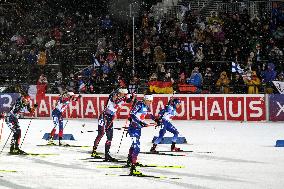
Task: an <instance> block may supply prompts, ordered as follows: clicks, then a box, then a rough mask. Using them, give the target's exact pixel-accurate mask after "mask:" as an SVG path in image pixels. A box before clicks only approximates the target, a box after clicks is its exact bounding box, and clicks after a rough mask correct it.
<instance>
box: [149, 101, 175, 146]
mask: <svg viewBox="0 0 284 189" xmlns="http://www.w3.org/2000/svg"><path fill="white" fill-rule="evenodd" d="M176 114H177V112H176V107H175V105H167V106H166V107H165V108H164V109H162V110H161V111H160V112H159V119H160V120H161V122H162V123H161V126H162V128H161V129H160V132H159V137H158V138H157V139H156V140H155V141H154V144H159V143H160V142H161V141H162V139H163V137H164V135H165V133H166V132H167V131H169V132H171V133H173V134H174V136H173V138H172V142H174V143H175V142H176V141H177V138H178V134H179V132H178V131H177V129H176V128H175V127H174V126H173V124H172V123H171V118H172V117H173V116H175V115H176Z"/></svg>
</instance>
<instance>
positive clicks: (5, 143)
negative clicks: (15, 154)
mask: <svg viewBox="0 0 284 189" xmlns="http://www.w3.org/2000/svg"><path fill="white" fill-rule="evenodd" d="M12 132H13V131H11V132H10V135H9V136H8V138H7V140H6V142H5V144H4V146H3V148H2V150H1V152H0V154H1V153H2V152H3V150H4V148H5V146H6V144H7V142H8V140H9V138H10V136H11V134H12Z"/></svg>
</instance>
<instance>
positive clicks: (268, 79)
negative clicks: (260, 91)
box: [261, 63, 277, 94]
mask: <svg viewBox="0 0 284 189" xmlns="http://www.w3.org/2000/svg"><path fill="white" fill-rule="evenodd" d="M274 69H275V66H274V64H273V63H268V65H267V69H266V70H265V71H263V72H262V73H261V77H262V83H263V84H265V91H264V92H265V93H266V94H271V93H273V88H272V86H273V83H272V81H274V80H275V79H276V75H277V74H276V71H275V70H274Z"/></svg>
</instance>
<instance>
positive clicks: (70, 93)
mask: <svg viewBox="0 0 284 189" xmlns="http://www.w3.org/2000/svg"><path fill="white" fill-rule="evenodd" d="M67 94H68V95H69V96H74V95H75V94H74V93H73V92H68V93H67Z"/></svg>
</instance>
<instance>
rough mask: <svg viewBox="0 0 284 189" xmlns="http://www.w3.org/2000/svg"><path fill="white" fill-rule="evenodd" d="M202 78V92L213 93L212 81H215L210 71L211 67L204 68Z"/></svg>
mask: <svg viewBox="0 0 284 189" xmlns="http://www.w3.org/2000/svg"><path fill="white" fill-rule="evenodd" d="M203 75H204V79H203V93H209V94H211V93H213V92H214V86H213V85H212V83H215V75H214V73H213V72H212V70H211V68H210V67H208V68H206V71H205V73H204V74H203Z"/></svg>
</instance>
